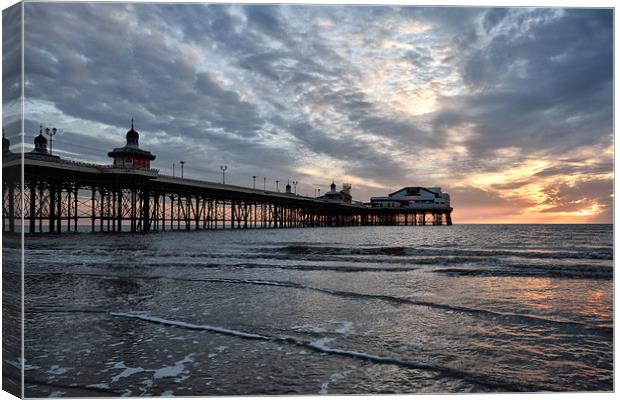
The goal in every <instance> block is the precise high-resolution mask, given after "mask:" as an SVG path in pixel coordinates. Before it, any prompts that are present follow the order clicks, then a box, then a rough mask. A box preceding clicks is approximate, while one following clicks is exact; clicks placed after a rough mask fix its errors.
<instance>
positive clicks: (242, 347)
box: [9, 225, 613, 397]
mask: <svg viewBox="0 0 620 400" xmlns="http://www.w3.org/2000/svg"><path fill="white" fill-rule="evenodd" d="M612 230H613V227H612V226H611V225H586V226H584V225H579V226H568V225H561V226H558V225H512V226H500V225H486V226H481V225H478V226H467V225H463V226H452V227H411V226H408V227H355V228H313V229H287V230H247V231H244V230H239V231H202V232H194V231H192V232H166V233H153V234H148V235H131V234H120V235H110V234H77V235H63V236H38V237H30V238H28V239H27V243H26V271H25V296H26V298H25V309H26V321H25V329H26V333H25V347H26V361H25V362H26V365H27V370H26V395H27V396H37V397H41V396H50V395H51V396H97V395H101V396H114V395H129V396H141V395H151V396H152V395H217V394H293V393H294V394H319V393H320V394H343V393H421V392H433V393H446V392H471V391H476V392H486V391H542V390H545V391H577V390H587V391H597V390H605V391H610V390H612V383H613V381H612V369H613V355H612V353H613V346H612V339H613V308H612V307H613V260H612V259H613V235H612ZM14 362H15V363H18V362H19V361H18V360H14ZM9 368H10V367H9Z"/></svg>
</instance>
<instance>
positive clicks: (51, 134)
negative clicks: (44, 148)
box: [45, 128, 58, 155]
mask: <svg viewBox="0 0 620 400" xmlns="http://www.w3.org/2000/svg"><path fill="white" fill-rule="evenodd" d="M57 133H58V130H57V129H56V128H52V129H51V130H50V128H45V134H46V135H47V136H49V137H50V155H51V154H52V150H53V146H52V141H53V138H54V136H56V134H57Z"/></svg>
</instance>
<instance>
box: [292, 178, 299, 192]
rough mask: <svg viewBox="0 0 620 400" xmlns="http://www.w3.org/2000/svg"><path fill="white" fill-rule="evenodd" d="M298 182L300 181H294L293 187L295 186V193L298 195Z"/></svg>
mask: <svg viewBox="0 0 620 400" xmlns="http://www.w3.org/2000/svg"><path fill="white" fill-rule="evenodd" d="M298 183H299V182H297V181H293V187H294V188H295V195H297V184H298Z"/></svg>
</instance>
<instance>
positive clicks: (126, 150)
mask: <svg viewBox="0 0 620 400" xmlns="http://www.w3.org/2000/svg"><path fill="white" fill-rule="evenodd" d="M125 138H126V139H127V143H126V144H125V146H124V147H118V148H116V149H114V150H112V151H111V152H109V153H108V157H113V158H114V166H115V167H118V168H138V169H149V168H151V161H153V160H154V159H155V156H154V155H153V154H151V152H150V151H146V150H142V149H140V146H139V145H138V141H139V140H140V134H139V133H138V132H137V131H136V130H135V129H134V127H133V118H132V119H131V129H129V130H128V131H127V134H126V135H125Z"/></svg>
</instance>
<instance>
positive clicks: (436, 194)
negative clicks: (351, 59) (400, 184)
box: [388, 186, 441, 197]
mask: <svg viewBox="0 0 620 400" xmlns="http://www.w3.org/2000/svg"><path fill="white" fill-rule="evenodd" d="M407 189H418V190H425V191H427V192H429V193H432V194H434V195H435V197H441V196H440V195H439V193H437V192H433V191H432V190H429V189H428V188H425V187H423V186H407V187H404V188H402V189H398V190H397V191H395V192H394V193H390V194H389V195H388V196H390V197H391V196H393V195H395V194H396V193H398V192H402V191H403V190H407Z"/></svg>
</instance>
